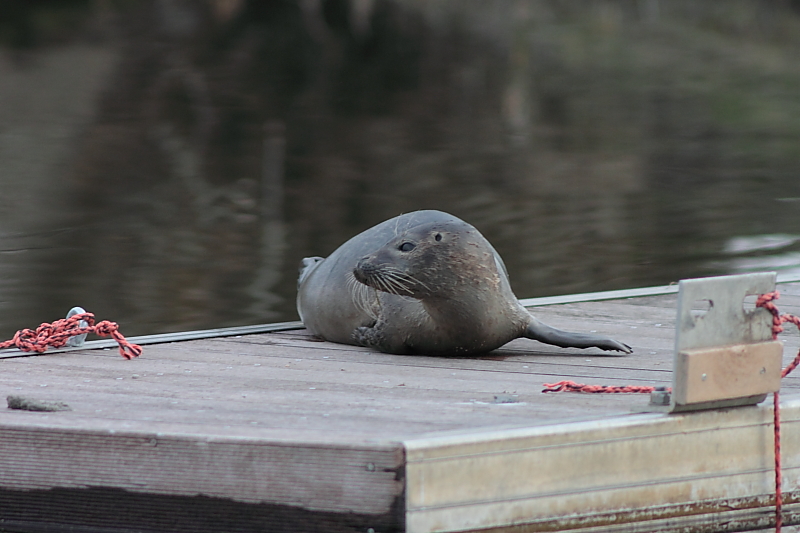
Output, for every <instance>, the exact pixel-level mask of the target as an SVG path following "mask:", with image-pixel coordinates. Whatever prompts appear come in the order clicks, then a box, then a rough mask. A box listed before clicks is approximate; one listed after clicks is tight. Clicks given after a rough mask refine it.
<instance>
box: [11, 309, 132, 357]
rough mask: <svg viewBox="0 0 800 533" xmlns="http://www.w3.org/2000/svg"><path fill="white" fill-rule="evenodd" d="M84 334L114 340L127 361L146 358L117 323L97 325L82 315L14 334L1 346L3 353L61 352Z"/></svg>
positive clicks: (88, 316)
mask: <svg viewBox="0 0 800 533" xmlns="http://www.w3.org/2000/svg"><path fill="white" fill-rule="evenodd" d="M82 320H85V321H86V323H87V324H88V325H87V326H84V327H81V325H80V323H81V321H82ZM84 333H94V334H95V335H99V336H101V337H109V336H110V337H112V338H113V339H114V340H115V341H117V344H119V353H120V355H122V357H124V358H125V359H133V358H134V357H139V355H141V354H142V348H141V346H139V345H138V344H133V343H130V342H128V341H127V340H126V339H125V337H124V336H123V335H122V333H120V332H119V326H118V325H117V323H116V322H109V321H108V320H103V321H102V322H100V323H98V324H97V325H95V323H94V314H93V313H80V314H77V315H73V316H71V317H69V318H62V319H61V320H56V321H55V322H53V323H52V324H48V323H47V322H45V323H44V324H41V325H40V326H39V327H38V328H36V330H32V329H21V330H19V331H17V332H16V333H15V334H14V338H12V339H10V340H7V341H4V342H0V350H2V349H3V348H11V347H16V348H19V349H20V350H22V351H23V352H37V353H43V352H44V351H45V350H47V348H48V347H52V348H61V347H62V346H65V345H66V344H67V341H68V340H69V339H70V337H75V336H77V335H83V334H84Z"/></svg>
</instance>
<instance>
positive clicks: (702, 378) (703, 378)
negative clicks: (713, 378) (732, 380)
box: [700, 374, 708, 381]
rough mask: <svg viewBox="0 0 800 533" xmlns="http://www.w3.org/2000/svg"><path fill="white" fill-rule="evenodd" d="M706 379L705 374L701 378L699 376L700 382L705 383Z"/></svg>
mask: <svg viewBox="0 0 800 533" xmlns="http://www.w3.org/2000/svg"><path fill="white" fill-rule="evenodd" d="M707 377H708V376H706V375H705V374H703V375H702V376H700V380H701V381H705V380H706V378H707Z"/></svg>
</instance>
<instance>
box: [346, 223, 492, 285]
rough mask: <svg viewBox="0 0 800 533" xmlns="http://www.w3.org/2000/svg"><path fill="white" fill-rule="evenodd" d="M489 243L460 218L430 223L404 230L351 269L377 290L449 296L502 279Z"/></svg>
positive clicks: (362, 281)
mask: <svg viewBox="0 0 800 533" xmlns="http://www.w3.org/2000/svg"><path fill="white" fill-rule="evenodd" d="M496 256H497V254H496V252H495V251H494V248H492V246H491V245H490V244H489V242H488V241H487V240H486V239H485V238H484V237H483V235H481V234H480V232H479V231H478V230H476V229H475V228H474V227H472V226H471V225H469V224H467V223H466V222H461V221H452V222H451V221H448V222H431V223H428V224H421V225H419V226H415V227H413V228H410V229H408V230H406V231H404V232H403V233H402V234H400V235H398V236H397V237H395V238H394V239H392V240H390V241H389V242H388V243H386V244H385V245H384V246H383V247H381V248H379V249H378V250H376V251H375V252H373V253H372V254H370V255H368V256H366V257H363V258H362V259H361V260H359V261H358V263H357V264H356V267H355V269H354V270H353V275H354V276H355V278H356V279H357V280H358V281H360V282H361V283H364V284H365V285H368V286H370V287H372V288H374V289H376V290H379V291H384V292H388V293H391V294H396V295H399V296H411V297H413V298H418V299H425V298H451V297H457V296H458V292H459V291H463V290H466V289H467V287H474V286H475V285H477V284H485V283H489V284H493V285H496V284H497V283H499V271H498V267H499V265H498V260H497V259H496Z"/></svg>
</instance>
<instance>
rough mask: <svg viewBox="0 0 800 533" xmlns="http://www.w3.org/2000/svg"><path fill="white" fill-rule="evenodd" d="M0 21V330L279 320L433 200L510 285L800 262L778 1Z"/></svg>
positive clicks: (793, 121)
mask: <svg viewBox="0 0 800 533" xmlns="http://www.w3.org/2000/svg"><path fill="white" fill-rule="evenodd" d="M2 6H3V7H2V8H0V11H1V10H6V11H5V12H0V45H1V46H2V50H1V51H0V333H2V336H3V337H6V336H8V335H10V334H11V333H12V332H13V331H14V330H15V329H17V328H19V327H25V326H31V325H35V324H37V323H38V322H39V321H43V320H51V319H53V318H56V317H57V316H59V315H61V314H63V313H65V312H66V310H68V309H69V308H70V307H72V306H73V305H82V306H83V307H85V308H87V309H90V310H92V311H94V312H96V313H97V314H98V315H100V316H102V317H104V318H106V317H107V318H112V319H114V320H117V321H119V322H120V323H122V324H123V326H124V327H123V331H125V333H126V334H138V333H155V332H162V331H175V330H183V329H193V328H206V327H217V326H225V325H236V324H247V323H261V322H268V321H277V320H291V319H294V318H295V317H296V315H295V311H294V290H295V276H296V267H297V263H298V262H299V259H300V258H301V257H303V256H308V255H325V254H327V253H329V252H330V251H332V250H333V249H334V248H335V247H336V246H337V245H338V244H340V243H341V242H343V241H344V240H346V239H347V238H349V237H350V236H352V235H353V234H355V233H357V232H358V231H361V230H363V229H365V228H366V227H368V226H371V225H372V224H375V223H377V222H379V221H381V220H383V219H385V218H389V217H392V216H395V215H396V214H398V213H400V212H407V211H411V210H414V209H421V208H437V209H443V210H446V211H449V212H452V213H454V214H456V215H457V216H460V217H462V218H464V219H466V220H468V221H470V222H471V223H473V224H474V225H476V226H477V227H478V228H479V229H480V230H481V231H482V232H483V233H484V234H485V235H486V236H487V237H488V238H489V240H490V241H492V243H493V244H495V246H496V247H497V248H498V250H499V251H500V252H501V254H502V255H503V257H504V259H505V261H506V264H507V266H508V268H509V271H510V274H511V279H512V283H513V285H514V289H515V292H516V293H517V294H518V295H520V296H521V297H533V296H541V295H551V294H559V293H570V292H583V291H593V290H607V289H616V288H626V287H633V286H645V285H653V284H663V283H668V282H670V281H674V280H676V279H679V278H682V277H691V276H699V275H708V274H715V273H725V272H737V271H744V270H754V269H755V270H759V269H764V268H770V269H771V268H775V267H778V266H780V267H782V268H784V269H785V270H786V271H788V272H793V271H795V270H796V269H800V257H798V255H797V254H798V252H797V242H798V241H797V240H796V239H797V237H796V236H797V235H800V215H799V214H798V209H797V207H798V203H797V201H796V200H797V198H800V183H799V182H798V180H797V178H796V173H797V170H798V168H800V165H799V164H800V71H798V69H797V67H796V56H797V53H798V51H800V31H798V30H800V17H799V16H798V13H797V12H795V11H794V10H792V8H791V7H790V5H789V4H781V3H770V4H769V5H764V4H763V3H762V2H758V1H755V0H753V1H745V0H740V1H738V2H733V3H729V4H728V5H727V7H726V9H724V10H721V9H717V8H716V7H715V6H714V5H713V4H703V3H696V2H660V1H659V0H649V1H647V2H629V3H626V2H615V1H614V2H612V1H608V2H602V1H601V2H593V3H591V4H590V5H589V4H586V3H585V2H582V1H580V0H575V1H574V2H563V1H559V2H551V1H545V0H516V1H510V2H498V3H492V2H477V1H474V2H473V1H467V0H459V1H458V2H447V1H437V2H419V1H412V0H404V1H400V0H398V1H390V0H352V1H350V2H348V1H347V0H273V1H270V2H264V1H260V0H251V1H245V0H214V1H209V2H205V3H200V2H189V1H183V0H152V1H143V2H121V3H109V2H99V1H98V2H92V1H88V0H85V1H77V0H76V1H71V2H36V3H31V2H25V1H23V0H14V1H9V2H5V3H3V4H2ZM778 234H780V235H778ZM770 247H771V248H770Z"/></svg>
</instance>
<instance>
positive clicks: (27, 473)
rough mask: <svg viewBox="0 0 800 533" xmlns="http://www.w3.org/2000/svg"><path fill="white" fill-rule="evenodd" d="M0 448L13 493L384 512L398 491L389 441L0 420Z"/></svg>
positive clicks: (399, 454)
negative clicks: (84, 492)
mask: <svg viewBox="0 0 800 533" xmlns="http://www.w3.org/2000/svg"><path fill="white" fill-rule="evenodd" d="M0 447H2V449H3V454H1V455H0V469H2V472H3V481H2V483H3V488H4V489H5V490H12V491H20V490H37V489H39V490H42V489H51V488H54V487H58V488H62V489H82V488H86V487H100V486H102V487H109V488H114V489H121V490H126V491H131V492H140V493H147V494H170V495H179V496H195V495H203V496H207V497H213V498H224V499H228V500H233V501H237V502H244V503H271V504H281V505H289V506H298V507H303V508H305V509H309V510H315V511H333V512H344V513H351V512H352V513H357V514H383V513H388V512H390V510H391V508H392V506H394V505H396V502H395V500H396V498H398V497H399V495H400V494H401V493H402V491H403V484H402V482H401V481H400V476H399V475H398V473H399V472H400V471H401V469H402V467H403V450H402V447H401V446H400V445H399V444H397V443H395V444H391V443H386V444H377V443H374V444H372V445H370V446H353V445H350V446H345V445H338V446H336V445H325V444H322V443H303V442H292V443H269V442H265V441H263V440H262V439H258V438H247V437H238V438H237V437H225V436H219V435H217V436H209V435H201V434H198V435H180V434H170V433H165V432H132V431H129V432H123V431H116V430H113V429H112V430H107V431H96V432H90V431H80V430H77V431H76V430H74V429H68V428H60V427H53V426H45V425H41V426H39V427H30V426H28V425H26V424H19V425H14V424H10V423H8V422H7V421H5V423H4V427H3V431H2V433H0Z"/></svg>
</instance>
